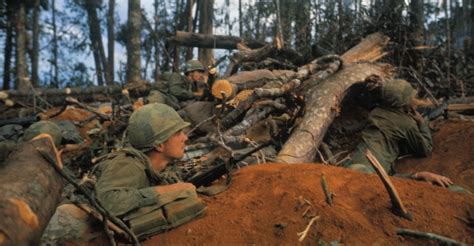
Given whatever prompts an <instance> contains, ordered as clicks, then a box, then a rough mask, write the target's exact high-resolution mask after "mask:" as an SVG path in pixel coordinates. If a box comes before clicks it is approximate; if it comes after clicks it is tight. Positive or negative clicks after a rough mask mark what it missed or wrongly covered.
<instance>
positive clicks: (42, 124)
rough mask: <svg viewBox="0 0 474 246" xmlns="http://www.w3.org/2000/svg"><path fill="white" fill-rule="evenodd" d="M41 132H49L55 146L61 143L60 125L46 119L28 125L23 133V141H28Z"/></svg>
mask: <svg viewBox="0 0 474 246" xmlns="http://www.w3.org/2000/svg"><path fill="white" fill-rule="evenodd" d="M42 133H46V134H49V135H50V136H51V137H52V138H53V141H54V144H55V145H56V146H59V145H60V144H61V140H62V138H63V135H62V129H61V127H59V126H58V125H57V124H56V123H54V122H52V121H48V120H42V121H38V122H36V123H34V124H33V125H31V126H30V127H28V129H26V130H25V133H24V134H23V141H30V140H31V139H33V138H34V137H36V136H38V135H40V134H42Z"/></svg>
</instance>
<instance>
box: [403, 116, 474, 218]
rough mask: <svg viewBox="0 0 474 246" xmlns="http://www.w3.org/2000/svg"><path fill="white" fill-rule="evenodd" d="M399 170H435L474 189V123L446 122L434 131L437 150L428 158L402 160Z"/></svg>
mask: <svg viewBox="0 0 474 246" xmlns="http://www.w3.org/2000/svg"><path fill="white" fill-rule="evenodd" d="M396 170H397V172H400V173H406V172H416V171H430V172H434V173H437V174H441V175H444V176H447V177H449V178H451V180H452V181H453V182H454V183H455V184H456V185H459V186H462V187H465V188H468V189H469V190H471V191H474V122H472V121H461V120H450V121H446V122H444V123H443V124H442V125H441V126H440V128H439V130H438V131H436V132H434V133H433V153H432V154H431V155H430V156H429V157H427V158H406V159H403V160H400V161H399V162H398V163H397V165H396ZM473 212H474V211H473Z"/></svg>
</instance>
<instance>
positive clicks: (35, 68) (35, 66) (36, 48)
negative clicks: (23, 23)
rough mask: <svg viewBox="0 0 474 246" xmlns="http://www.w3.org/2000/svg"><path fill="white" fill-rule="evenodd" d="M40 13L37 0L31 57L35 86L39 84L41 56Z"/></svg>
mask: <svg viewBox="0 0 474 246" xmlns="http://www.w3.org/2000/svg"><path fill="white" fill-rule="evenodd" d="M39 15H40V0H35V3H34V9H33V56H32V58H31V82H32V83H33V86H34V87H37V86H38V85H39V77H38V57H39V32H40V25H39Z"/></svg>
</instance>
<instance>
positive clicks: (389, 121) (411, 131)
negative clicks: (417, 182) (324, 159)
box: [343, 80, 471, 193]
mask: <svg viewBox="0 0 474 246" xmlns="http://www.w3.org/2000/svg"><path fill="white" fill-rule="evenodd" d="M415 93H416V91H415V90H414V89H413V88H412V87H411V85H410V84H409V83H408V82H406V81H405V80H392V81H390V82H388V83H387V84H385V85H384V86H383V87H382V106H381V107H377V108H375V109H374V110H372V112H371V113H370V115H369V118H368V122H369V123H368V125H367V127H366V128H365V129H364V130H363V131H362V142H361V143H360V144H359V145H358V146H357V148H356V150H355V151H354V153H353V154H352V158H351V161H349V162H346V163H344V164H343V166H344V167H347V168H350V169H353V170H357V171H360V172H364V173H373V172H375V170H374V168H373V167H372V165H371V164H370V161H369V159H368V158H367V157H366V155H365V152H366V150H367V149H369V150H370V151H371V152H372V153H373V154H374V155H375V157H376V158H377V160H378V161H379V162H380V164H381V165H382V167H383V168H384V170H385V172H387V173H388V174H389V175H395V176H398V177H405V178H411V177H412V175H413V174H411V173H407V174H396V173H395V170H394V167H393V165H394V164H395V161H396V159H397V158H398V157H399V156H401V155H408V154H410V155H415V156H417V157H426V156H428V155H430V154H431V151H432V150H433V141H432V139H431V133H430V130H429V127H428V119H426V118H425V120H424V122H423V123H422V124H419V123H417V121H416V120H415V119H414V118H413V117H412V116H410V115H409V114H408V113H404V112H402V107H406V106H408V105H410V104H411V100H412V98H413V97H414V95H415ZM448 189H449V190H451V191H456V192H462V193H471V192H470V191H469V190H467V189H464V188H462V187H459V186H457V185H451V186H450V187H448Z"/></svg>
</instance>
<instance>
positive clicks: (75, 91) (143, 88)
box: [0, 83, 160, 106]
mask: <svg viewBox="0 0 474 246" xmlns="http://www.w3.org/2000/svg"><path fill="white" fill-rule="evenodd" d="M132 86H133V87H132ZM132 86H130V87H125V88H123V87H122V86H120V85H113V86H90V87H85V88H83V87H75V88H64V89H57V88H48V89H39V88H36V89H35V91H34V92H33V91H32V90H30V91H20V90H11V91H0V101H7V100H11V101H12V102H13V103H16V102H21V103H22V104H25V103H26V104H30V103H32V102H33V101H34V99H33V97H34V96H36V97H40V98H42V99H44V100H46V101H47V102H48V103H49V104H51V105H53V106H60V105H63V104H64V101H65V99H66V97H68V96H72V97H75V98H77V99H78V100H79V101H81V102H97V101H110V100H111V99H112V98H116V97H117V96H118V95H121V94H128V95H129V96H131V97H141V96H146V95H148V93H149V92H150V90H152V89H159V88H160V85H158V84H155V83H151V84H150V83H141V84H139V85H137V86H135V85H132ZM36 101H37V102H40V100H36Z"/></svg>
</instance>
